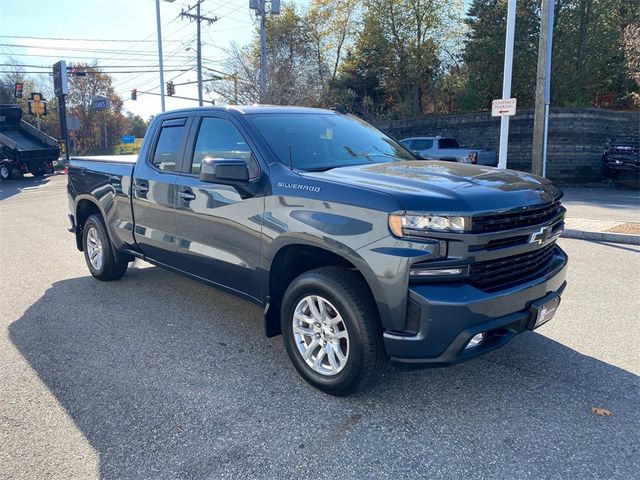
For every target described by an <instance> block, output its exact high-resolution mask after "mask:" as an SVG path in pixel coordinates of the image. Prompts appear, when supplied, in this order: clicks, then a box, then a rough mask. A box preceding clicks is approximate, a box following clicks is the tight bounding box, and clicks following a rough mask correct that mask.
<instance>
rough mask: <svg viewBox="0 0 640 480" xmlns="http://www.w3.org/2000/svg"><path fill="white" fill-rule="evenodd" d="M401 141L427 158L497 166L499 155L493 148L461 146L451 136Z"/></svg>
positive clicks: (414, 138)
mask: <svg viewBox="0 0 640 480" xmlns="http://www.w3.org/2000/svg"><path fill="white" fill-rule="evenodd" d="M400 143H401V144H402V145H403V146H404V147H406V148H408V149H409V150H411V151H412V152H413V153H415V154H416V155H418V156H420V157H421V158H424V159H425V160H443V161H446V162H459V163H471V164H474V165H486V166H488V167H496V166H497V165H498V155H497V154H496V151H495V150H493V149H491V148H470V147H461V146H460V145H458V141H457V140H456V139H455V138H451V137H411V138H405V139H403V140H400Z"/></svg>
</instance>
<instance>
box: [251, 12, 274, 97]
mask: <svg viewBox="0 0 640 480" xmlns="http://www.w3.org/2000/svg"><path fill="white" fill-rule="evenodd" d="M267 1H269V3H270V4H271V8H270V9H269V11H268V12H267ZM249 8H250V9H251V10H255V11H256V15H259V16H260V103H264V102H265V99H266V95H267V29H266V23H267V13H270V14H271V15H278V14H279V13H280V0H249Z"/></svg>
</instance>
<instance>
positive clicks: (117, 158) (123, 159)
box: [71, 155, 138, 165]
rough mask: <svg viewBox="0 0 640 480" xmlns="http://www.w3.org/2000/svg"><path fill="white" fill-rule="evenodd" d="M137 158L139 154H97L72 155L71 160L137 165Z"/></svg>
mask: <svg viewBox="0 0 640 480" xmlns="http://www.w3.org/2000/svg"><path fill="white" fill-rule="evenodd" d="M137 158H138V156H137V155H96V156H86V157H71V162H100V163H120V164H125V165H135V164H136V159H137Z"/></svg>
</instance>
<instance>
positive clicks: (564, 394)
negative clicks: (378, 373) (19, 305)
mask: <svg viewBox="0 0 640 480" xmlns="http://www.w3.org/2000/svg"><path fill="white" fill-rule="evenodd" d="M260 313H261V312H260V309H259V308H257V307H255V306H253V305H250V304H248V303H246V302H244V301H242V300H239V299H236V298H235V297H232V296H230V295H227V294H225V293H221V292H218V291H216V290H214V289H212V288H210V287H207V286H204V285H200V284H198V283H196V282H193V281H191V280H188V279H184V278H182V277H178V276H177V275H174V274H171V273H168V272H165V271H162V270H160V269H157V268H143V269H137V268H133V269H131V270H130V271H129V272H128V273H127V275H126V276H125V278H124V279H123V280H122V281H120V282H114V283H99V282H97V281H95V280H94V279H93V278H91V277H81V278H74V279H69V280H64V281H60V282H56V283H55V284H53V285H52V286H51V288H49V289H48V290H47V291H46V293H45V294H44V295H43V296H42V297H41V298H40V299H39V300H38V301H37V302H36V303H34V304H33V305H31V306H30V307H29V308H28V309H27V310H26V311H25V313H24V315H23V316H22V317H21V318H20V319H19V320H17V321H16V322H14V323H13V324H11V325H10V327H9V334H10V338H11V341H12V342H13V344H14V345H15V346H16V347H17V348H18V350H19V351H20V353H21V354H22V356H23V357H24V358H25V359H26V361H27V362H28V363H29V365H30V366H31V367H32V368H33V369H34V370H35V371H36V372H37V374H38V375H39V377H40V378H41V379H42V381H43V382H44V383H45V384H46V386H47V388H48V389H49V390H50V391H51V392H52V393H53V394H54V395H55V398H56V399H57V400H58V401H59V403H60V404H61V405H62V406H63V407H64V408H65V409H66V411H67V412H68V414H69V416H70V418H72V419H73V421H74V422H75V425H76V426H77V428H78V429H79V430H80V431H81V432H82V433H83V434H84V436H85V437H86V438H87V439H88V441H89V442H90V443H91V445H92V447H93V448H94V449H95V450H96V453H97V454H98V457H99V458H100V475H101V477H103V478H118V479H119V478H128V477H131V476H135V477H137V478H149V477H154V478H201V477H216V478H219V477H222V476H228V477H233V478H246V477H261V478H304V477H317V475H316V474H314V472H317V471H322V472H323V475H322V476H323V477H331V476H335V477H336V478H337V477H340V478H365V477H366V478H371V477H382V476H385V477H386V476H388V477H391V478H399V477H406V476H410V475H412V473H411V472H418V471H422V472H424V474H425V475H427V476H431V477H432V478H433V477H434V476H439V475H443V476H444V477H448V478H459V477H461V476H463V475H465V476H466V475H467V474H470V473H474V475H475V474H477V475H479V476H482V475H480V474H481V473H482V474H486V475H487V476H489V477H502V478H543V477H552V476H556V477H557V476H559V477H574V478H580V477H586V476H590V475H595V476H598V475H597V474H595V473H593V472H602V475H601V476H602V477H605V478H606V477H609V478H611V477H613V476H620V475H621V476H622V477H625V476H627V475H629V476H632V475H630V472H632V471H633V470H632V468H633V462H634V460H633V458H636V459H637V456H636V455H635V454H636V453H637V451H636V452H634V450H637V445H638V443H637V442H635V446H634V442H633V441H632V440H631V439H632V438H636V439H637V438H638V437H637V430H636V428H637V425H638V412H637V386H638V378H637V377H636V376H635V375H633V374H632V373H629V372H627V371H625V370H622V369H620V368H617V367H614V366H612V365H609V364H607V363H605V362H602V361H599V360H597V359H594V358H591V357H588V356H585V355H582V354H580V353H578V352H576V351H574V350H572V349H570V348H567V347H565V346H563V345H562V344H560V343H557V342H555V341H553V340H550V339H548V338H546V337H544V336H542V335H538V334H535V333H529V334H524V335H521V336H520V337H519V338H517V339H516V340H514V341H513V342H512V343H511V344H510V345H508V346H507V347H505V348H503V349H502V350H500V351H497V352H494V353H492V354H489V355H488V356H485V357H483V358H481V359H477V360H474V361H471V362H468V363H465V364H461V365H458V366H454V367H450V368H446V369H444V368H438V369H428V370H411V371H407V370H403V369H399V368H394V367H392V368H389V369H388V370H387V372H386V373H385V375H384V377H383V380H382V382H381V383H380V384H379V385H377V386H376V387H374V388H372V389H371V390H369V391H367V392H365V393H362V394H359V395H357V396H353V397H348V398H333V397H330V396H327V395H324V394H322V393H319V392H317V391H316V390H314V389H312V388H311V387H309V386H307V385H306V384H304V383H303V382H302V381H301V380H300V379H299V378H298V376H297V375H296V373H295V371H294V369H293V367H292V366H291V365H290V363H289V361H288V358H287V357H286V353H285V352H284V348H283V347H282V342H281V339H280V338H274V339H265V338H264V337H263V326H262V323H261V319H260ZM556 321H561V318H560V319H556ZM633 392H636V394H634V393H633ZM594 406H598V407H605V408H607V409H609V410H611V411H613V412H614V415H613V416H611V417H606V418H605V417H596V416H594V415H593V414H592V413H591V407H594ZM36 421H38V420H36ZM603 469H605V470H603ZM133 472H135V474H134V473H133ZM429 472H432V473H433V472H436V473H438V472H439V473H438V474H437V475H429V474H428V473H429ZM443 472H448V473H446V474H445V473H443ZM616 474H617V475H616Z"/></svg>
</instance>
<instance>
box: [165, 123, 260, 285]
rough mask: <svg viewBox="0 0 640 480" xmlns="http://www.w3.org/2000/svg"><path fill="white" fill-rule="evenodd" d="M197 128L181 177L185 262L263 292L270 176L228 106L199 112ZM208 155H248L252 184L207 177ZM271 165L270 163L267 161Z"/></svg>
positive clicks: (206, 274)
mask: <svg viewBox="0 0 640 480" xmlns="http://www.w3.org/2000/svg"><path fill="white" fill-rule="evenodd" d="M192 130H193V132H194V134H193V135H192V137H191V140H190V144H189V145H188V146H187V153H186V158H185V163H184V168H183V171H182V172H181V173H180V174H179V175H178V178H177V181H176V189H177V190H176V191H177V204H176V229H177V241H176V247H177V251H178V255H179V257H180V261H181V266H180V268H181V269H183V270H185V271H187V272H189V273H192V274H194V275H197V276H199V277H202V278H205V279H207V280H209V281H212V282H215V283H217V284H219V285H222V286H225V287H228V288H230V289H232V290H234V291H237V292H242V293H245V294H247V295H249V296H251V297H254V298H258V297H259V280H258V265H259V258H260V243H261V232H262V228H261V224H262V220H261V219H262V217H263V215H264V196H263V195H264V190H263V187H262V186H261V179H262V181H264V179H265V178H266V176H265V175H263V173H264V172H263V171H262V169H261V167H260V165H259V163H258V160H257V158H256V156H255V154H254V152H255V149H254V148H253V147H252V146H251V144H250V143H249V142H248V136H247V135H245V133H244V132H243V131H242V127H241V126H240V125H239V124H238V123H236V122H235V121H234V119H233V117H231V116H230V115H226V114H224V113H223V112H216V113H206V114H202V116H200V117H196V118H194V127H193V129H192ZM205 158H217V159H242V160H244V161H245V162H247V165H248V167H249V176H250V178H251V180H250V182H249V185H247V186H246V188H238V187H235V186H232V185H223V184H217V183H209V182H203V181H201V180H200V179H199V178H198V174H199V173H200V165H201V163H202V160H203V159H205ZM265 168H266V167H265Z"/></svg>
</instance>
